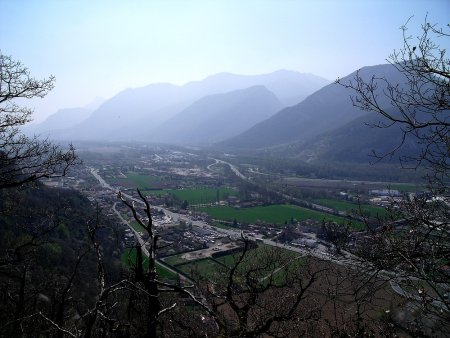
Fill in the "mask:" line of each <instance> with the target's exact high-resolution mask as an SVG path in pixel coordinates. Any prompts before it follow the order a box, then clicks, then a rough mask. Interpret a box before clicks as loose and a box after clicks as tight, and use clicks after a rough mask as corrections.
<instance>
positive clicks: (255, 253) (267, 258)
mask: <svg viewBox="0 0 450 338" xmlns="http://www.w3.org/2000/svg"><path fill="white" fill-rule="evenodd" d="M241 254H242V252H238V253H234V254H229V255H225V256H221V257H217V258H207V259H201V260H197V261H194V262H191V263H187V264H181V265H178V266H177V268H178V269H180V270H181V271H183V272H184V273H186V274H188V275H190V276H193V275H198V276H202V277H203V278H207V279H214V278H218V277H219V278H220V276H219V275H218V274H217V273H218V272H220V271H223V268H224V267H223V266H228V267H232V266H234V265H235V263H236V261H237V259H238V258H239V257H240V255H241ZM259 262H260V263H261V264H259ZM283 262H284V263H283ZM303 264H304V258H303V257H302V256H301V255H300V254H298V253H295V252H292V251H289V250H286V249H283V248H276V247H273V246H269V245H260V246H258V247H257V248H254V249H250V250H249V251H248V252H247V254H246V256H245V258H244V260H243V261H242V262H241V264H240V268H239V269H238V271H237V273H238V274H239V271H247V270H248V269H254V268H255V266H258V265H260V266H261V267H264V268H262V269H257V270H255V273H256V274H257V275H258V276H259V277H258V278H259V279H261V280H264V279H267V280H269V278H270V277H273V278H272V281H273V282H275V283H280V284H281V283H283V282H284V280H285V277H286V272H287V271H294V270H298V269H299V268H300V267H301V266H302V265H303ZM286 269H288V270H286Z"/></svg>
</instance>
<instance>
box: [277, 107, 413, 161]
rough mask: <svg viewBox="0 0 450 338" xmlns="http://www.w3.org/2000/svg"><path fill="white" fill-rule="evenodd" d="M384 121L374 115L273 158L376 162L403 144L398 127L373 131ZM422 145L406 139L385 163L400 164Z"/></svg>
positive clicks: (290, 147) (287, 148) (280, 151)
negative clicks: (281, 156)
mask: <svg viewBox="0 0 450 338" xmlns="http://www.w3.org/2000/svg"><path fill="white" fill-rule="evenodd" d="M380 119H381V117H380V116H379V115H377V114H375V113H372V112H371V113H366V114H364V115H363V116H361V117H359V118H357V119H355V120H353V121H351V122H349V123H347V124H346V125H344V126H342V127H339V128H337V129H334V130H332V131H329V132H326V133H323V134H320V135H317V136H315V137H313V138H311V139H309V140H308V141H299V142H296V143H292V144H289V145H285V146H280V147H278V148H277V149H273V150H272V154H273V155H276V154H278V155H283V156H288V157H296V158H301V159H303V160H306V161H308V162H355V163H368V162H374V161H377V158H376V157H375V156H374V152H375V153H376V154H377V155H378V156H379V155H381V156H384V155H388V154H389V153H390V152H391V151H392V150H394V149H396V148H397V146H398V145H400V144H401V143H402V132H401V130H400V129H399V127H398V126H396V125H394V126H391V127H389V128H377V127H374V126H375V125H377V124H378V122H379V121H380ZM418 151H420V150H419V145H418V144H417V142H415V141H414V140H412V139H411V138H408V137H407V138H406V139H405V140H404V142H403V145H402V147H401V148H400V149H398V150H397V151H396V152H395V156H394V157H392V158H391V156H386V158H385V159H383V161H385V162H386V161H391V160H393V161H395V162H398V158H399V156H410V155H414V154H417V153H418Z"/></svg>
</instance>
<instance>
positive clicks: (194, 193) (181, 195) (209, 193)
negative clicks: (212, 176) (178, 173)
mask: <svg viewBox="0 0 450 338" xmlns="http://www.w3.org/2000/svg"><path fill="white" fill-rule="evenodd" d="M144 194H145V195H157V196H161V195H165V194H171V195H174V196H176V197H177V198H178V199H180V200H182V201H184V200H186V201H188V203H189V204H191V205H192V204H208V203H214V202H217V198H219V200H224V199H226V198H227V197H228V196H231V195H235V194H236V191H235V190H233V189H231V188H218V189H213V188H201V187H199V188H192V189H178V190H173V189H166V190H145V191H144Z"/></svg>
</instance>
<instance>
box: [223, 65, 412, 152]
mask: <svg viewBox="0 0 450 338" xmlns="http://www.w3.org/2000/svg"><path fill="white" fill-rule="evenodd" d="M374 74H376V75H378V76H380V77H386V78H387V79H389V80H390V81H391V82H392V83H398V82H403V80H404V79H403V77H402V75H401V73H399V72H398V71H397V70H396V69H395V68H394V67H393V66H392V65H379V66H373V67H365V68H363V69H361V70H360V72H359V75H360V76H361V77H362V78H363V79H369V78H370V77H371V76H372V75H374ZM354 76H355V73H352V74H350V75H348V76H346V77H345V78H343V79H342V82H343V83H346V82H347V81H350V80H352V79H353V78H354ZM350 94H351V92H350V91H348V90H347V89H346V88H344V87H342V86H340V85H338V84H335V83H333V84H330V85H328V86H326V87H324V88H322V89H320V90H318V91H317V92H315V93H314V94H312V95H310V96H308V97H307V98H306V99H305V100H303V101H302V102H300V103H299V104H297V105H295V106H292V107H288V108H285V109H283V110H281V111H280V112H278V113H277V114H275V115H273V116H272V117H270V118H269V119H267V120H265V121H262V122H261V123H259V124H257V125H255V126H254V127H252V128H250V129H249V130H247V131H245V132H244V133H242V134H240V135H238V136H237V137H234V138H231V139H229V140H226V141H224V142H222V143H220V144H218V146H219V147H221V148H228V149H237V150H239V149H258V148H265V147H273V146H277V145H281V144H289V143H294V142H298V141H306V140H308V139H310V138H312V137H314V136H316V135H319V134H321V133H324V132H327V131H331V130H333V129H336V128H339V127H341V126H344V125H345V124H347V123H349V122H350V121H352V120H354V119H356V118H358V117H360V116H362V115H363V114H364V112H363V111H361V110H360V109H359V108H357V107H354V106H353V105H352V103H351V101H350V98H349V96H350ZM386 103H387V102H386ZM381 104H383V102H381Z"/></svg>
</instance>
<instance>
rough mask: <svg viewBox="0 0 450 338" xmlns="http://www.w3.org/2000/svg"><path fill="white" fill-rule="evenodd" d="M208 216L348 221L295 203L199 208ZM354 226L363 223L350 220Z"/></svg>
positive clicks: (243, 219) (269, 220)
mask: <svg viewBox="0 0 450 338" xmlns="http://www.w3.org/2000/svg"><path fill="white" fill-rule="evenodd" d="M201 210H202V211H204V212H206V213H207V214H208V215H209V216H211V217H212V218H216V219H223V220H229V221H232V220H234V219H236V220H237V221H238V222H246V223H255V222H257V221H262V222H266V223H272V224H278V225H283V224H284V223H285V222H289V221H290V219H291V218H294V219H296V220H298V221H304V220H307V219H312V220H316V221H322V220H325V221H332V222H337V223H340V224H342V223H343V222H348V220H346V219H345V218H343V217H339V216H334V215H329V214H326V213H322V212H319V211H315V210H310V209H306V208H302V207H299V206H296V205H289V204H281V205H270V206H267V207H254V208H242V209H235V208H232V207H208V208H201ZM352 225H353V227H354V228H359V227H361V226H363V224H361V223H358V222H352Z"/></svg>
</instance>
